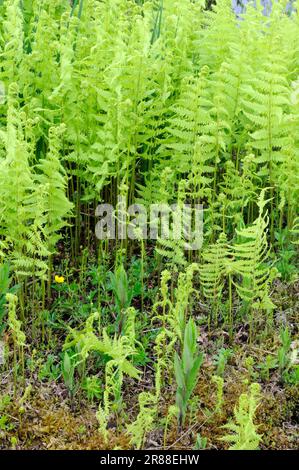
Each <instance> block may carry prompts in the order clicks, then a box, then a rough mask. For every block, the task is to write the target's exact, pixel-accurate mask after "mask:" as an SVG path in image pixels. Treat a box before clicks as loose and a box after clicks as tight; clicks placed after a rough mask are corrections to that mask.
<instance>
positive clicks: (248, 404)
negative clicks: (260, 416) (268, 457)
mask: <svg viewBox="0 0 299 470" xmlns="http://www.w3.org/2000/svg"><path fill="white" fill-rule="evenodd" d="M259 402H260V386H259V385H258V384H257V383H254V384H252V385H251V386H250V392H249V393H243V394H242V395H241V396H240V398H239V405H238V406H236V407H235V410H234V417H235V422H231V423H228V424H225V425H224V426H223V428H224V429H227V430H229V431H231V433H232V434H228V435H226V436H224V437H222V438H221V440H222V441H225V442H229V443H230V444H231V446H230V448H229V450H257V449H258V447H259V443H260V441H261V438H262V436H261V435H260V434H258V433H257V429H256V426H255V424H254V417H255V413H256V410H257V408H258V406H259Z"/></svg>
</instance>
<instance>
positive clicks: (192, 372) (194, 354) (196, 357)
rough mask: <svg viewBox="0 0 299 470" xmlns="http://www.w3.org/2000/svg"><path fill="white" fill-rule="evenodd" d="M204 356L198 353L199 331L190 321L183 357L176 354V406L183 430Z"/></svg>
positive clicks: (186, 332) (186, 331) (186, 330)
mask: <svg viewBox="0 0 299 470" xmlns="http://www.w3.org/2000/svg"><path fill="white" fill-rule="evenodd" d="M202 362H203V354H202V353H198V351H197V329H196V326H195V323H194V321H193V320H192V319H190V320H189V321H188V323H187V325H186V329H185V335H184V343H183V351H182V356H181V357H179V356H178V354H177V353H176V354H175V358H174V370H175V378H176V382H177V386H178V388H177V393H176V404H177V407H178V410H179V414H178V423H179V427H180V428H181V427H182V425H183V424H184V422H185V417H186V411H187V406H188V401H189V399H190V397H191V395H192V392H193V390H194V388H195V387H196V384H197V381H198V373H199V369H200V367H201V365H202Z"/></svg>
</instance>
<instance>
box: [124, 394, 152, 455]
mask: <svg viewBox="0 0 299 470" xmlns="http://www.w3.org/2000/svg"><path fill="white" fill-rule="evenodd" d="M138 403H139V413H138V416H137V418H136V420H135V421H134V422H133V423H131V424H129V425H128V426H127V433H128V434H129V435H131V439H130V443H131V444H132V445H133V446H135V447H136V448H137V449H141V447H142V446H143V443H144V438H145V436H146V433H148V432H150V431H151V430H152V429H153V425H154V421H155V417H156V414H157V398H156V396H155V395H152V394H151V393H148V392H141V393H140V394H139V396H138Z"/></svg>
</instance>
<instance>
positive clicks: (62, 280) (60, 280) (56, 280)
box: [55, 274, 64, 284]
mask: <svg viewBox="0 0 299 470" xmlns="http://www.w3.org/2000/svg"><path fill="white" fill-rule="evenodd" d="M55 282H57V284H63V283H64V277H63V276H57V274H56V276H55Z"/></svg>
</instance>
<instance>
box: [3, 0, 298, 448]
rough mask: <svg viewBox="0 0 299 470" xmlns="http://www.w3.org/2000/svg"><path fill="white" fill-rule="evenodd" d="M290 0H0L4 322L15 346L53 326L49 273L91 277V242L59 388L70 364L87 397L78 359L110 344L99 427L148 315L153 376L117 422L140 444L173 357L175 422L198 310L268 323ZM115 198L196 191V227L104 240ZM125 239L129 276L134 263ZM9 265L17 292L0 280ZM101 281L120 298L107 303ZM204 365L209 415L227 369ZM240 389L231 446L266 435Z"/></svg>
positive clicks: (194, 367)
mask: <svg viewBox="0 0 299 470" xmlns="http://www.w3.org/2000/svg"><path fill="white" fill-rule="evenodd" d="M287 3H288V2H287V1H286V0H285V1H284V0H281V1H276V2H273V5H272V11H271V13H270V14H269V16H265V15H263V11H262V10H263V7H262V6H261V5H259V4H258V5H257V6H255V5H254V4H253V2H252V4H251V3H250V2H249V3H248V5H247V6H246V12H245V13H244V14H243V15H238V16H237V15H236V14H235V12H234V11H233V9H232V6H231V1H230V0H218V1H217V4H216V5H214V6H213V8H212V10H209V11H207V10H206V9H205V1H204V0H75V1H73V2H69V1H68V0H64V1H61V0H50V1H41V0H21V1H20V0H5V1H1V2H0V16H1V22H0V57H1V61H0V201H1V205H0V274H1V272H3V276H2V277H3V279H2V281H1V282H2V283H3V286H2V287H3V292H2V290H1V289H2V287H1V285H0V322H2V323H3V325H4V326H3V325H1V323H0V332H1V331H5V330H6V329H7V331H10V330H12V331H14V333H13V340H14V350H15V351H19V355H20V356H22V355H23V349H24V346H25V341H26V340H25V334H24V333H22V327H24V328H25V329H26V328H27V327H28V326H29V325H30V327H31V328H32V334H33V336H35V335H37V337H39V335H41V339H42V341H46V340H47V339H48V340H49V341H50V335H49V333H47V331H45V327H47V325H48V326H49V325H55V321H54V320H53V319H52V320H51V318H52V317H51V311H52V310H53V302H54V300H55V299H56V298H57V289H58V288H57V285H58V284H59V283H61V284H63V281H64V280H65V281H66V282H68V274H67V271H68V269H71V272H72V273H73V274H72V275H73V276H74V278H75V279H78V282H79V285H80V289H81V290H82V291H84V292H85V293H86V289H87V286H86V285H85V283H86V282H87V281H86V280H85V277H84V276H85V270H86V269H87V265H88V258H89V257H90V259H92V260H93V261H94V262H95V266H96V267H95V269H96V273H97V274H96V276H95V281H94V282H93V287H92V288H93V289H94V291H95V293H94V297H93V298H92V299H89V300H90V303H89V306H88V309H89V310H88V311H87V312H86V311H85V312H84V314H82V317H81V318H80V316H79V319H78V318H77V319H76V320H75V321H70V325H67V326H66V327H65V330H64V339H66V342H65V344H64V346H62V347H61V348H60V350H61V351H62V352H61V354H62V371H63V372H62V374H63V378H64V381H65V383H66V385H67V387H68V390H69V392H70V396H71V398H72V396H73V395H74V394H75V391H76V381H80V380H81V382H82V383H83V384H85V385H83V388H84V387H89V389H88V390H90V387H91V384H94V388H93V389H92V390H93V392H92V393H91V396H92V397H93V398H94V397H97V393H96V390H97V389H96V386H95V383H96V382H94V381H93V380H94V379H92V378H90V377H88V379H89V380H88V381H87V382H86V380H85V379H84V377H85V372H84V371H86V370H87V369H88V361H89V357H90V356H92V357H93V355H94V354H99V355H100V356H101V355H102V356H103V355H104V356H105V358H106V359H105V361H104V363H102V365H101V367H102V368H104V370H105V373H104V377H103V383H104V386H105V391H104V395H103V399H102V400H100V401H101V403H100V405H99V408H98V411H97V418H98V422H99V427H100V430H101V435H102V436H103V439H104V441H105V442H107V439H108V430H107V429H108V422H109V417H111V414H113V413H115V414H116V415H118V416H119V413H120V410H121V403H122V389H123V382H124V381H125V380H126V379H127V378H128V377H129V378H130V380H133V379H134V380H136V381H138V379H140V374H141V373H140V370H139V369H138V361H137V362H136V360H137V359H136V360H135V359H134V358H136V357H139V359H140V357H141V356H142V355H146V354H147V353H146V348H147V346H148V345H146V344H144V341H142V338H141V337H142V335H141V331H140V330H141V329H142V327H144V329H145V331H149V330H151V331H152V336H151V337H150V338H148V343H149V344H152V351H153V352H152V354H153V357H152V359H153V361H154V363H153V367H152V369H151V370H152V371H153V372H154V375H155V378H154V385H153V389H152V390H151V391H150V392H147V391H146V392H145V391H143V392H142V393H141V394H140V395H139V402H138V403H139V405H138V403H137V408H138V406H139V414H138V415H137V417H136V416H135V421H133V422H131V423H130V424H128V425H127V431H126V432H127V435H128V436H129V439H130V443H131V444H130V445H132V446H135V447H138V448H140V447H142V446H143V445H144V442H145V439H146V434H147V433H149V432H150V431H151V430H152V429H153V428H154V426H155V423H157V419H158V415H159V400H160V397H161V393H162V392H161V390H162V388H164V387H166V386H167V384H168V383H170V385H171V386H175V383H174V382H175V381H174V379H171V375H172V374H174V375H175V377H176V382H177V393H176V400H175V399H174V401H173V405H172V407H170V408H169V409H168V411H167V413H168V414H167V417H166V424H165V423H164V425H165V428H164V429H165V435H164V444H165V442H166V441H165V439H166V437H165V436H166V435H167V427H168V426H170V424H171V422H172V421H173V416H178V423H179V428H180V429H181V428H182V426H183V425H184V424H185V422H186V416H187V415H188V413H189V409H188V406H189V403H190V397H191V395H192V393H193V390H194V388H195V387H196V384H197V378H198V373H199V368H200V367H201V364H202V362H203V361H204V358H203V355H202V354H201V353H200V354H199V353H198V351H197V344H196V337H197V335H198V334H199V332H198V330H197V327H198V323H201V325H204V326H207V331H208V332H209V333H210V332H211V329H212V328H218V327H219V325H221V326H222V327H223V328H224V330H225V332H226V333H225V334H227V336H228V337H229V340H230V341H232V340H233V338H234V335H235V334H236V333H237V331H238V330H239V328H240V327H241V326H242V327H244V326H245V329H246V331H247V330H248V331H247V338H248V342H249V343H251V342H252V341H254V340H255V337H256V335H257V336H259V335H258V333H260V334H265V335H266V337H267V334H269V329H270V328H272V327H273V325H274V319H275V313H276V304H275V299H273V298H272V293H273V283H274V284H275V282H277V280H278V278H279V277H282V278H283V281H287V282H295V280H296V268H295V267H294V266H293V265H294V263H295V258H296V248H297V247H298V242H297V243H296V238H297V237H298V207H299V17H298V13H297V11H298V7H299V5H298V6H297V3H296V2H295V3H294V4H293V11H292V13H290V12H288V13H287V11H286V5H287ZM120 196H121V197H122V198H124V200H125V201H126V203H127V205H129V204H133V203H138V204H143V205H144V206H145V207H146V208H150V206H151V204H157V203H160V204H161V203H165V204H169V205H171V204H176V205H177V206H178V207H180V205H181V206H182V205H183V204H189V205H193V206H194V205H196V204H198V205H202V206H203V212H204V214H203V220H204V224H203V243H202V245H200V246H198V247H197V248H196V249H193V250H188V249H186V245H185V244H184V243H183V242H182V240H181V239H180V237H178V236H177V237H174V238H172V239H163V237H161V236H160V237H157V239H156V240H144V239H143V237H142V236H141V235H140V233H139V234H138V233H136V234H135V235H136V236H135V240H123V239H119V240H113V241H102V240H98V239H97V238H96V237H95V225H96V222H97V218H96V206H97V205H98V204H99V203H110V204H113V205H114V206H115V207H117V203H118V201H119V197H120ZM122 210H123V211H124V214H125V217H129V215H128V214H127V213H126V209H120V208H119V209H118V215H119V216H120V213H121V211H122ZM171 229H172V231H173V232H174V233H175V231H176V230H177V227H176V224H175V220H174V222H173V224H172V227H171ZM133 254H134V256H135V257H137V259H138V261H139V265H138V266H139V270H140V272H139V278H140V279H139V281H140V282H139V284H138V286H139V287H138V286H137V287H136V286H135V290H134V287H132V285H131V280H130V279H129V278H128V276H129V275H128V274H127V269H129V266H130V263H131V257H132V255H133ZM8 265H9V268H10V276H11V279H10V280H9V284H10V285H12V284H13V285H14V286H15V289H13V292H10V291H9V289H8V281H7V288H4V285H5V276H6V274H5V272H6V269H7V266H8ZM105 269H106V270H107V271H109V270H110V271H111V272H110V274H109V275H110V277H109V278H107V276H106V274H105V272H104V271H105ZM1 270H2V271H1ZM58 272H59V273H62V274H63V276H64V277H65V278H66V279H64V278H63V277H59V276H57V273H58ZM113 272H114V273H113ZM55 274H56V276H55ZM7 276H8V274H7ZM151 277H152V279H151ZM0 279H1V276H0ZM7 279H8V277H7ZM155 279H156V280H158V281H157V288H156V290H155V291H154V290H153V293H154V294H153V295H152V296H151V295H150V294H149V291H150V287H149V286H150V285H151V283H153V284H154V283H155ZM55 281H56V283H55ZM105 283H108V284H109V286H110V290H111V291H112V293H113V298H114V299H115V307H113V309H112V310H113V312H112V315H111V316H110V317H109V315H108V317H107V308H108V307H107V303H109V302H108V301H107V298H106V290H105ZM146 284H148V286H147V287H146V286H145V285H146ZM153 284H152V285H153ZM58 287H59V286H58ZM138 289H139V290H138ZM58 291H59V292H58V296H59V299H60V295H62V294H63V287H62V288H61V290H59V289H58ZM5 294H7V297H6V298H5ZM17 297H18V298H17ZM53 299H54V300H53ZM132 299H135V300H134V304H133V305H134V307H133V305H132V302H133V300H132ZM136 299H137V300H136ZM91 301H94V303H91ZM5 303H7V305H8V306H7V307H5ZM54 305H55V303H54ZM5 309H6V310H5ZM5 311H8V312H9V313H8V315H9V318H8V319H7V316H6V314H5ZM49 312H50V313H49ZM16 315H17V316H16ZM89 315H91V316H89ZM18 316H19V317H20V319H21V320H22V325H21V324H20V323H19V320H17V318H18ZM145 317H146V318H147V317H148V318H147V319H146V320H145ZM63 320H65V318H64V319H63ZM113 322H115V325H116V326H115V328H114V330H113V329H111V328H110V329H109V327H108V326H109V325H110V327H111V323H113ZM58 323H59V321H58V322H57V324H58ZM14 325H15V326H14ZM257 325H259V327H261V328H257ZM247 326H248V329H247ZM107 327H108V330H107ZM49 328H50V326H49ZM107 331H108V332H107ZM18 337H21V341H19V342H18ZM0 339H1V337H0ZM141 343H142V344H141ZM60 346H61V345H60ZM289 347H290V345H289ZM141 351H142V352H141ZM286 354H287V353H286ZM286 357H289V356H286ZM17 358H18V355H17V353H15V359H16V360H17ZM285 360H286V361H287V362H286V363H285V366H284V367H283V370H284V371H286V370H287V373H289V374H290V373H291V372H290V371H291V370H292V366H291V365H290V362H288V359H285ZM134 361H135V362H134ZM146 361H147V360H145V363H146ZM21 362H22V361H21ZM141 362H142V361H141ZM294 363H296V361H294ZM136 364H137V368H136V367H135V366H136ZM14 366H15V367H16V365H14ZM22 367H24V364H23V366H22ZM18 371H19V372H20V369H18ZM285 373H286V372H285ZM190 374H191V377H190ZM220 375H221V374H220ZM297 375H298V374H297ZM215 377H218V375H217V374H216V376H215ZM284 377H285V376H284ZM251 378H252V377H251ZM84 380H85V382H84ZM15 382H17V378H16V377H15ZM86 383H87V385H86ZM215 383H217V387H218V399H219V400H218V401H219V403H218V405H217V410H220V413H221V409H222V404H221V400H222V397H223V393H222V392H223V389H222V388H221V387H223V386H224V385H223V379H222V378H219V377H218V378H216V379H215ZM211 386H212V385H211ZM252 387H253V388H251V392H250V393H251V394H250V393H249V392H248V393H247V394H246V393H244V394H243V395H242V396H241V397H240V404H239V408H237V405H236V408H235V412H234V413H235V420H236V423H237V424H227V425H226V428H227V429H228V430H230V431H233V432H234V433H235V434H234V435H229V436H226V437H224V438H223V440H222V441H220V440H219V442H222V443H223V442H231V443H232V444H233V446H232V448H234V449H243V448H250V449H251V448H257V447H258V446H259V444H260V441H261V439H262V438H261V435H259V434H258V431H257V429H256V428H255V425H254V422H253V421H254V414H255V411H256V409H257V408H258V400H259V398H258V395H259V393H258V392H257V390H258V388H257V387H258V386H257V385H256V384H253V385H252ZM99 394H100V392H99ZM237 398H238V397H237ZM174 403H176V404H174ZM191 408H192V407H191ZM0 410H1V408H0ZM160 411H161V410H160ZM190 413H191V414H192V411H190ZM219 429H220V427H219ZM246 433H247V434H246ZM222 435H223V432H222ZM198 442H200V443H201V444H200V445H202V440H201V439H199V441H198ZM198 445H199V444H198ZM221 445H223V444H221ZM246 446H247V447H246Z"/></svg>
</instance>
